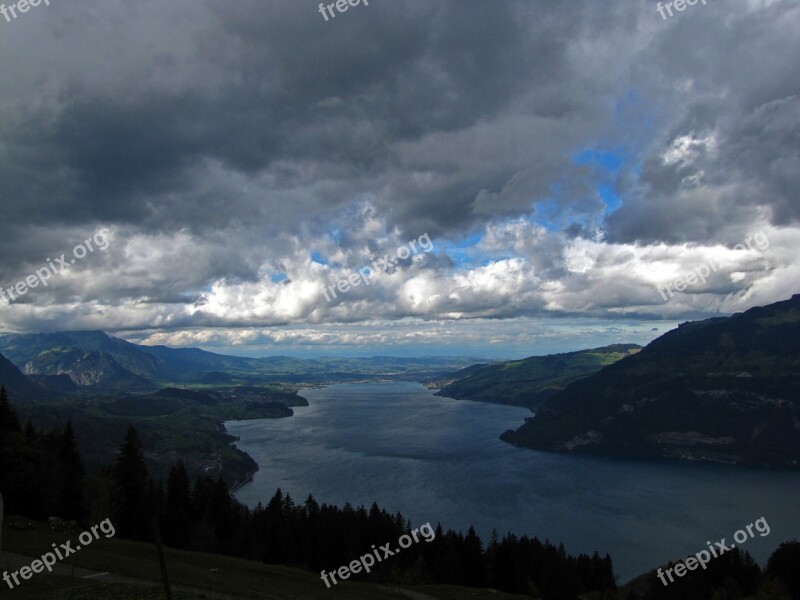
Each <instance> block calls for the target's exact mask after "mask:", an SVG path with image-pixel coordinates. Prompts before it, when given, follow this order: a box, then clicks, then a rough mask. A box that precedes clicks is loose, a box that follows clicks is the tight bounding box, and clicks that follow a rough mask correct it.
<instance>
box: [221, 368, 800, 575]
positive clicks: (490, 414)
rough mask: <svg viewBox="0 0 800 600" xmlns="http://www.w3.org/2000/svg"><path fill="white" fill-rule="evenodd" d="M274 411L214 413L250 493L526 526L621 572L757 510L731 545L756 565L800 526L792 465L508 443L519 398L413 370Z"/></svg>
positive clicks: (697, 546)
mask: <svg viewBox="0 0 800 600" xmlns="http://www.w3.org/2000/svg"><path fill="white" fill-rule="evenodd" d="M302 395H303V396H305V397H306V398H308V401H309V404H310V406H309V407H300V408H295V409H294V410H295V416H294V417H292V418H287V419H265V420H257V421H238V422H229V423H227V428H228V430H229V431H230V433H232V434H233V435H237V436H240V437H241V441H240V442H239V443H238V446H239V448H241V449H242V450H244V451H246V452H248V453H249V454H250V455H251V456H252V457H253V458H254V459H255V460H256V462H258V464H259V465H260V467H261V469H260V471H259V472H258V473H257V474H256V475H255V477H254V480H253V482H252V483H251V484H248V485H246V486H244V487H243V488H242V489H240V490H239V491H238V492H237V494H236V495H237V497H238V498H239V499H240V500H242V501H243V502H245V503H247V504H248V505H250V506H254V505H255V504H256V503H257V502H258V501H259V500H261V501H264V502H266V501H267V500H269V498H270V497H271V496H272V494H273V493H274V492H275V489H276V488H278V487H281V488H282V489H283V490H284V491H287V492H289V493H290V494H291V495H292V497H294V498H295V499H296V500H299V501H303V500H304V499H305V498H306V496H307V495H308V494H309V493H313V495H314V497H315V498H316V499H317V500H318V501H319V502H328V503H334V504H343V503H344V502H346V501H349V502H350V503H351V504H354V505H359V504H364V505H367V506H368V505H369V504H371V503H372V502H373V501H377V502H378V504H379V505H381V506H382V507H384V508H386V509H388V510H390V511H392V512H394V511H397V510H399V511H400V512H402V513H403V515H404V516H406V517H407V518H410V519H411V520H412V521H413V522H414V523H415V524H421V523H425V522H427V521H430V522H431V523H433V524H436V523H437V522H441V523H442V525H443V526H444V527H445V528H453V529H461V530H466V528H467V527H468V526H469V525H470V524H473V525H475V527H476V529H477V530H478V533H479V534H480V535H481V537H482V538H483V539H484V540H488V537H489V534H490V532H491V531H492V529H494V528H496V529H497V530H498V532H499V533H503V532H506V531H509V530H511V531H514V532H515V533H517V534H523V533H527V534H528V535H531V536H538V537H540V538H542V539H544V538H549V539H550V540H551V541H554V542H561V541H563V542H564V544H565V546H566V548H567V550H568V551H569V552H571V553H578V552H593V551H594V550H595V549H597V550H599V551H600V552H601V554H602V553H605V552H609V553H610V554H611V556H612V558H613V559H614V564H615V569H616V572H617V573H619V574H620V576H621V579H622V581H626V580H627V579H629V578H630V577H633V576H635V575H638V574H640V573H642V572H644V571H646V570H648V569H650V568H652V567H654V566H656V565H657V564H659V563H660V562H663V561H666V560H668V559H672V558H680V557H685V556H687V555H688V554H690V553H695V552H697V551H699V550H702V549H703V548H704V547H705V542H706V540H712V541H716V540H719V539H721V538H723V537H725V538H728V540H729V541H730V540H731V538H732V537H733V533H734V532H735V531H736V530H738V529H739V528H743V527H744V526H746V525H747V524H749V523H752V522H754V521H755V520H756V519H758V518H759V517H762V516H764V517H766V520H767V522H768V523H769V525H770V527H771V533H770V534H769V535H768V536H766V537H761V536H758V534H756V535H757V537H755V538H754V539H750V540H749V541H748V542H746V543H745V544H743V545H742V548H743V549H744V550H747V551H749V552H750V553H751V554H753V556H754V557H755V558H756V560H758V561H759V563H761V564H762V565H763V564H764V562H765V561H766V558H767V557H768V556H769V554H770V552H772V550H774V549H775V548H776V547H777V546H778V544H779V543H780V542H782V541H785V540H787V539H790V538H794V537H800V510H798V508H800V473H789V472H785V471H771V470H753V469H741V468H734V467H723V466H711V465H703V464H699V463H688V464H683V463H681V464H670V463H645V462H635V461H618V460H605V459H595V458H583V457H575V456H565V455H559V454H549V453H544V452H535V451H533V450H526V449H520V448H514V447H512V446H510V445H508V444H505V443H503V442H501V441H500V440H498V439H497V436H498V435H499V434H500V433H501V432H503V431H504V430H506V429H510V428H514V427H517V426H518V425H520V424H521V423H522V421H523V419H524V418H525V417H528V416H530V413H529V412H528V411H526V410H524V409H519V408H513V407H507V406H498V405H490V404H482V403H478V402H467V401H461V400H451V399H448V398H439V397H436V396H434V395H433V394H432V393H431V392H430V391H429V390H427V389H425V388H424V387H423V386H421V385H419V384H411V383H387V384H357V385H335V386H331V387H328V388H324V389H315V390H304V391H303V393H302Z"/></svg>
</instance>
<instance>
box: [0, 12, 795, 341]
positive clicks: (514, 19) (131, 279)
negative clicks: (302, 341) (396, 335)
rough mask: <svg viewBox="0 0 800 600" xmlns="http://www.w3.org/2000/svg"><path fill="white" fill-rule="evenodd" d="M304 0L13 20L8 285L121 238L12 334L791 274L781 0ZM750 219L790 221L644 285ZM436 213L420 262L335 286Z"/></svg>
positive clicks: (707, 301) (524, 307) (628, 303)
mask: <svg viewBox="0 0 800 600" xmlns="http://www.w3.org/2000/svg"><path fill="white" fill-rule="evenodd" d="M317 5H318V3H315V2H308V1H305V0H303V1H291V2H290V1H285V0H280V1H278V0H272V1H267V2H264V1H260V0H235V1H233V2H229V3H227V4H224V5H223V4H220V3H218V2H211V1H207V0H203V1H199V2H198V1H197V0H191V1H190V0H170V1H169V2H161V3H156V2H155V0H143V1H142V2H138V3H130V2H124V1H122V0H103V1H102V2H100V0H90V1H88V2H85V3H81V4H80V5H69V6H67V5H63V4H62V5H58V6H56V5H55V4H54V5H53V6H52V7H50V8H49V9H48V10H47V11H39V12H37V13H36V14H33V13H31V14H30V15H26V18H25V19H24V20H22V19H20V20H18V21H17V22H15V23H13V24H12V25H13V27H12V26H9V27H6V28H4V29H3V36H4V37H3V39H2V42H0V43H2V44H3V45H4V48H3V50H4V53H3V54H2V57H3V58H2V59H0V81H2V87H0V111H1V112H2V119H0V254H2V257H3V260H2V264H0V283H4V284H5V285H8V284H9V283H10V282H13V281H16V280H18V279H19V278H20V277H23V276H24V275H25V274H26V273H29V272H30V269H32V268H35V267H36V265H37V264H39V263H40V262H41V261H42V260H44V258H46V257H47V256H48V255H52V254H54V253H60V252H62V251H64V250H66V249H68V248H69V247H71V246H70V244H72V243H74V241H76V240H77V241H80V240H81V239H84V238H85V236H87V235H91V234H92V233H93V232H94V231H96V230H98V229H99V228H101V227H106V228H108V229H109V231H111V232H112V233H113V234H114V240H115V241H114V243H113V244H112V246H111V247H110V248H109V250H108V253H107V254H104V255H103V257H101V258H98V259H97V260H94V261H87V262H86V263H85V264H82V265H81V266H80V269H76V270H75V272H74V274H73V275H72V276H71V277H70V278H64V279H63V280H62V281H60V282H59V283H58V285H55V284H54V285H53V286H51V287H50V288H48V289H44V290H41V289H40V290H36V292H37V293H36V294H33V293H32V294H30V295H29V296H27V297H26V298H25V299H24V301H23V302H22V303H21V304H20V305H19V306H17V307H13V308H15V309H16V312H15V313H14V316H13V318H12V317H8V318H4V319H3V320H2V321H0V325H2V326H5V327H10V326H13V327H16V328H29V329H34V328H36V327H37V325H36V324H37V323H53V322H57V321H58V319H59V315H60V314H61V315H63V317H64V319H65V320H69V322H70V323H73V324H74V325H75V326H76V327H77V326H103V327H109V328H114V329H128V330H136V329H137V328H144V329H151V328H154V327H165V328H172V329H173V330H177V329H180V328H182V327H186V328H189V327H198V328H201V329H202V328H203V327H221V326H233V325H236V326H247V325H253V326H256V325H260V326H273V325H277V324H281V325H283V324H287V323H314V324H324V323H329V322H331V323H355V322H360V321H366V320H372V319H375V320H377V321H381V320H382V321H383V323H384V324H385V323H386V322H388V321H391V320H394V319H402V318H405V317H409V316H411V317H415V318H420V319H423V320H429V321H434V320H446V319H454V320H458V319H470V318H493V319H499V318H513V317H515V316H522V315H525V316H529V315H534V316H535V315H543V314H544V315H548V314H591V315H597V316H603V317H608V318H615V317H617V316H619V315H628V316H631V317H634V316H635V317H637V318H640V317H642V316H643V315H660V316H665V315H669V316H676V318H677V315H681V316H685V315H697V314H707V313H713V312H716V311H720V310H724V309H729V308H730V309H733V308H739V307H740V305H741V304H737V303H736V302H734V301H732V300H731V298H730V297H728V296H727V294H729V293H733V292H737V293H739V294H740V296H737V298H739V299H740V300H741V303H745V302H752V301H755V300H757V299H760V300H771V299H778V297H782V296H784V295H787V291H789V290H788V287H787V286H788V284H787V283H786V282H787V281H789V280H790V279H791V275H792V274H793V273H795V270H794V269H795V267H794V262H793V261H794V259H793V258H791V257H792V255H793V254H792V248H794V247H795V246H796V243H797V242H796V240H797V237H796V236H795V235H794V234H795V233H796V231H795V230H796V223H797V220H798V217H800V202H798V198H797V190H798V189H800V188H799V187H798V184H799V183H800V179H798V178H799V177H800V175H798V173H800V170H798V168H797V167H798V164H797V161H798V152H799V150H798V146H799V145H800V142H799V141H798V140H800V129H799V128H800V108H799V107H800V100H799V98H800V74H799V73H798V70H797V68H796V64H795V63H796V57H797V56H798V55H800V36H798V33H797V32H798V31H799V30H800V27H798V25H799V24H800V19H799V18H798V14H799V12H800V3H799V2H798V1H797V0H783V1H777V2H769V1H766V0H764V1H761V0H748V1H742V2H737V3H722V2H718V3H713V4H712V3H709V5H708V6H695V7H694V10H693V11H688V10H687V11H685V12H683V13H681V14H680V15H676V17H674V18H672V19H670V20H669V21H667V22H664V21H662V20H661V19H660V18H659V17H658V14H657V12H656V11H655V7H654V6H653V4H652V3H650V2H633V3H631V2H606V3H597V2H590V1H589V0H574V1H571V2H569V3H555V2H551V1H545V0H492V1H489V0H437V1H436V2H430V1H423V0H403V2H389V1H388V0H375V2H372V3H370V5H369V6H361V7H360V8H359V9H358V10H355V9H353V10H349V11H348V12H347V13H344V14H340V15H339V16H337V17H336V18H335V19H332V20H330V21H328V22H326V21H325V20H324V19H323V18H322V16H321V15H320V14H319V13H318V12H317ZM6 48H11V49H12V50H13V52H10V53H9V52H5V50H6ZM587 149H591V150H593V151H597V152H598V153H603V152H605V153H608V154H610V155H613V156H615V157H616V158H618V159H619V161H620V166H619V167H616V168H615V169H612V170H608V167H607V166H604V165H602V164H584V163H580V164H578V162H579V161H576V160H575V156H576V155H578V154H579V153H581V152H582V151H585V150H587ZM601 186H605V188H606V189H607V190H613V191H614V192H615V193H616V195H617V196H618V198H619V205H620V208H619V209H617V207H616V206H611V207H609V206H607V203H608V202H610V200H609V198H608V193H606V194H605V197H603V196H602V195H601V193H600V187H601ZM753 226H759V227H761V226H764V227H768V228H769V227H772V228H778V229H774V230H773V229H769V232H770V236H771V237H770V239H771V240H773V248H774V249H775V251H776V256H775V257H773V260H774V261H775V264H773V265H772V267H771V268H772V269H773V270H772V271H770V272H769V273H767V272H764V273H761V272H755V271H753V270H749V267H748V265H749V264H750V262H747V261H746V260H745V259H744V258H742V259H741V261H740V263H741V264H734V265H733V266H732V267H731V271H732V272H730V273H728V272H726V273H724V274H720V279H721V280H720V282H717V285H718V288H714V290H705V292H707V293H705V294H704V293H703V292H704V290H698V291H697V294H696V295H689V294H687V298H686V299H682V301H681V302H680V303H679V302H675V303H673V304H672V305H670V306H666V307H664V306H660V305H659V298H658V296H657V295H654V293H653V283H654V282H655V281H656V280H659V278H667V277H672V276H673V275H675V274H680V272H684V271H686V270H688V269H691V268H693V266H694V264H695V262H696V261H701V260H707V259H708V257H709V256H712V255H715V253H724V248H723V245H727V246H728V247H730V246H732V245H733V244H735V243H738V242H740V241H741V240H742V239H744V237H745V235H746V234H747V233H748V231H749V229H751V228H752V227H753ZM781 228H782V229H781ZM561 229H563V232H562V231H560V230H561ZM422 233H427V234H429V235H430V236H432V238H433V239H435V240H437V242H438V243H440V248H439V250H437V252H436V253H434V254H430V255H426V256H425V257H424V259H421V260H419V261H416V262H415V261H411V262H409V263H408V264H405V263H404V264H403V265H401V267H398V268H397V269H396V270H393V271H392V273H391V274H390V275H391V276H387V277H379V278H376V280H375V282H374V283H373V285H372V287H370V288H369V289H366V288H361V289H359V290H357V291H354V292H353V293H352V294H351V295H350V296H348V297H347V298H346V299H343V300H342V299H340V300H337V302H335V303H332V304H331V305H326V304H322V303H321V301H320V294H319V289H320V287H321V286H322V285H325V284H328V283H330V282H331V281H335V280H337V279H338V278H341V277H346V276H347V275H348V274H349V273H350V272H352V270H353V269H354V268H358V267H359V266H361V265H363V264H364V263H365V260H367V259H368V258H369V257H370V255H372V254H382V253H384V252H386V251H391V250H392V249H393V248H395V247H397V245H399V244H402V243H404V242H406V241H407V240H408V239H410V238H412V237H416V236H418V235H421V234H422ZM473 238H474V240H473V242H471V246H470V247H469V248H468V249H467V250H464V251H463V253H462V254H463V256H456V254H457V253H458V248H459V246H458V244H460V243H462V242H463V241H464V240H465V239H473ZM662 242H663V243H662ZM685 243H686V244H685ZM703 244H706V245H707V247H700V246H701V245H703ZM454 248H455V249H456V250H454ZM312 253H314V256H317V257H322V259H323V262H318V261H317V260H315V259H312ZM748 260H750V259H748ZM732 262H733V263H736V261H732ZM751 262H752V261H751ZM739 267H741V270H740V271H733V269H734V268H739ZM726 278H727V279H726ZM723 279H724V281H723ZM719 290H722V291H719ZM745 291H746V292H747V294H745V293H744V292H745ZM751 292H752V293H751ZM745 296H746V298H745ZM776 296H777V297H776ZM376 327H378V326H377V325H376ZM203 335H205V334H203V333H202V332H201V334H200V338H202V336H203Z"/></svg>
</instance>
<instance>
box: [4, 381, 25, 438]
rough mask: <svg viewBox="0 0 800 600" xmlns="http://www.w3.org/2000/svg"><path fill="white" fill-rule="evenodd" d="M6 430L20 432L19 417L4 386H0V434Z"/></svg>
mask: <svg viewBox="0 0 800 600" xmlns="http://www.w3.org/2000/svg"><path fill="white" fill-rule="evenodd" d="M6 432H13V433H21V432H22V428H21V427H20V426H19V419H18V418H17V413H16V412H15V411H14V407H13V406H11V401H10V400H9V399H8V393H7V392H6V386H4V385H3V386H0V435H2V434H4V433H6Z"/></svg>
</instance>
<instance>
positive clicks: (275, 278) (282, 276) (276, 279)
mask: <svg viewBox="0 0 800 600" xmlns="http://www.w3.org/2000/svg"><path fill="white" fill-rule="evenodd" d="M270 279H271V280H272V283H283V282H284V281H288V280H289V276H288V275H287V274H286V273H283V272H281V273H273V274H272V275H270Z"/></svg>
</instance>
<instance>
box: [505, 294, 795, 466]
mask: <svg viewBox="0 0 800 600" xmlns="http://www.w3.org/2000/svg"><path fill="white" fill-rule="evenodd" d="M501 439H503V440H505V441H507V442H510V443H513V444H516V445H520V446H527V447H530V448H535V449H539V450H552V451H561V452H582V453H592V454H602V455H614V456H625V457H669V458H682V459H693V460H711V461H720V462H731V463H740V464H761V465H776V466H790V467H796V466H800V295H795V296H793V297H792V298H791V299H790V300H786V301H783V302H778V303H775V304H771V305H769V306H764V307H757V308H753V309H750V310H748V311H747V312H744V313H739V314H736V315H733V316H731V317H729V318H716V319H709V320H707V321H699V322H693V323H684V324H683V325H681V326H680V327H678V328H677V329H675V330H673V331H670V332H668V333H666V334H665V335H663V336H661V337H659V338H658V339H656V340H654V341H653V342H651V343H650V344H649V345H648V346H647V347H645V348H644V349H643V350H642V351H641V352H639V353H637V354H634V355H632V356H629V357H627V358H624V359H623V360H620V361H619V362H616V363H614V364H613V365H610V366H607V367H605V368H604V369H602V370H601V371H599V372H597V373H596V374H594V375H590V376H589V377H586V378H585V379H581V380H578V381H576V382H574V383H572V384H570V385H569V386H567V387H566V388H565V389H564V390H562V391H560V392H558V393H556V394H554V395H553V396H552V397H551V398H550V399H548V400H547V401H546V402H545V403H544V404H543V405H542V406H541V408H540V409H539V410H537V411H536V416H535V417H533V418H530V419H527V421H526V423H525V424H524V425H523V426H522V427H520V428H519V429H517V430H516V431H507V432H505V433H504V434H503V435H502V436H501Z"/></svg>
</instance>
